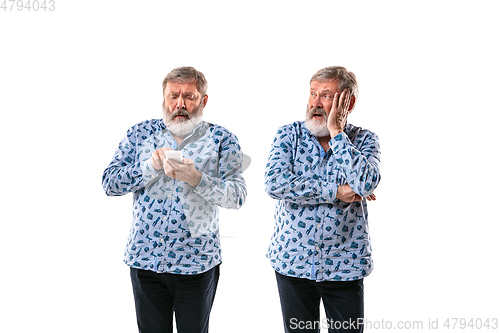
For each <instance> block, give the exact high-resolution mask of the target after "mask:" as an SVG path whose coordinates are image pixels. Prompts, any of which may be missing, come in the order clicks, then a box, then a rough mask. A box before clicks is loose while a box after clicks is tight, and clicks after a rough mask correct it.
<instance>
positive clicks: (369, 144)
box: [329, 132, 380, 197]
mask: <svg viewBox="0 0 500 333" xmlns="http://www.w3.org/2000/svg"><path fill="white" fill-rule="evenodd" d="M329 144H330V148H331V149H332V152H333V155H334V157H335V159H336V161H337V163H336V165H338V166H339V168H340V172H341V173H342V175H343V176H344V177H345V178H346V179H347V183H348V184H349V186H350V187H351V189H352V190H353V191H354V192H355V193H357V194H359V195H360V196H362V197H367V196H369V195H370V194H372V193H373V191H375V188H376V187H377V185H378V183H379V182H380V171H379V164H380V144H379V139H378V136H377V135H376V134H375V133H372V132H369V134H367V135H366V137H364V138H363V140H362V141H361V142H359V144H358V147H356V146H355V145H354V144H353V143H352V142H351V140H349V137H348V136H347V134H346V133H344V132H343V133H339V134H338V135H336V136H335V137H333V138H332V139H331V140H330V142H329Z"/></svg>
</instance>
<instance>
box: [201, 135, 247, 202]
mask: <svg viewBox="0 0 500 333" xmlns="http://www.w3.org/2000/svg"><path fill="white" fill-rule="evenodd" d="M242 163H243V153H242V151H241V148H240V145H239V144H238V139H237V138H236V136H234V135H233V134H230V135H229V136H227V137H226V138H224V139H223V141H222V143H221V147H220V153H219V165H218V167H219V171H218V176H217V177H214V176H209V175H207V174H205V173H203V172H202V173H201V180H200V182H199V183H198V185H197V186H196V187H195V188H194V192H195V193H197V194H198V195H200V196H201V197H202V198H203V199H205V200H206V201H207V202H209V203H210V204H214V205H217V206H220V207H222V208H229V209H239V208H240V207H241V206H242V205H243V204H244V203H245V200H246V194H247V191H246V183H245V179H244V178H243V171H242Z"/></svg>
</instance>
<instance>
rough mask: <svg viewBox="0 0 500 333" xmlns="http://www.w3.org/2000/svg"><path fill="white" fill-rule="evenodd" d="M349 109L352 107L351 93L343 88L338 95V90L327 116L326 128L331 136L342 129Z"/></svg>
mask: <svg viewBox="0 0 500 333" xmlns="http://www.w3.org/2000/svg"><path fill="white" fill-rule="evenodd" d="M350 110H352V108H351V93H350V92H349V90H348V89H344V91H342V94H340V96H339V93H338V92H337V93H335V96H334V98H333V103H332V108H331V110H330V114H329V116H328V130H329V131H330V136H331V137H334V136H335V135H337V134H339V133H341V132H343V131H344V128H345V125H346V123H347V116H348V115H349V111H350Z"/></svg>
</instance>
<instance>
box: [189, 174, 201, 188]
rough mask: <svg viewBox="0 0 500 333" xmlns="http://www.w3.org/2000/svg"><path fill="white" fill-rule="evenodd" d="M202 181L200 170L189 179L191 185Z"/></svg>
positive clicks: (196, 184)
mask: <svg viewBox="0 0 500 333" xmlns="http://www.w3.org/2000/svg"><path fill="white" fill-rule="evenodd" d="M200 181H201V173H200V172H199V171H196V172H195V174H194V175H193V177H191V179H190V180H189V182H188V184H189V185H191V186H192V187H196V186H198V184H199V183H200Z"/></svg>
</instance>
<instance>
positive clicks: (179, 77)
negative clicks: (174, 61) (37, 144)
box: [163, 67, 208, 98]
mask: <svg viewBox="0 0 500 333" xmlns="http://www.w3.org/2000/svg"><path fill="white" fill-rule="evenodd" d="M170 81H171V82H181V83H196V88H197V89H198V92H199V93H200V94H201V97H202V98H203V97H204V96H205V95H206V94H207V87H208V84H207V80H206V79H205V76H204V75H203V73H202V72H200V71H197V70H196V69H194V68H193V67H178V68H175V69H173V70H172V71H171V72H170V73H168V74H167V76H165V79H163V91H165V88H166V87H167V82H170Z"/></svg>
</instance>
